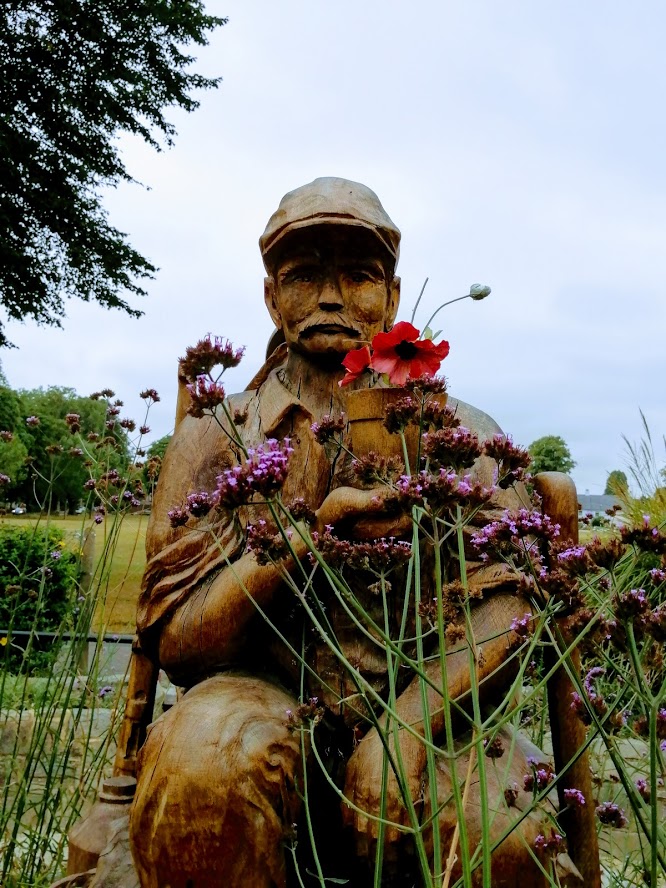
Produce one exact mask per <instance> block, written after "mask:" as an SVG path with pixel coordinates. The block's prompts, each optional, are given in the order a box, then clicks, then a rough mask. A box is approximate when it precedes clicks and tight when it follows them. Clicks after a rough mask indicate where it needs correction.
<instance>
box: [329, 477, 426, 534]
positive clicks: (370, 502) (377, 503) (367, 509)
mask: <svg viewBox="0 0 666 888" xmlns="http://www.w3.org/2000/svg"><path fill="white" fill-rule="evenodd" d="M389 494H390V491H389V489H388V488H387V487H383V486H380V487H372V488H370V489H369V490H359V489H358V488H356V487H338V488H336V489H335V490H333V491H331V493H329V495H328V496H327V497H326V499H325V500H324V502H323V503H322V505H321V507H320V508H319V510H318V511H317V524H316V527H315V530H318V531H319V532H321V531H323V530H324V527H325V526H326V525H329V524H330V525H333V527H335V528H336V532H340V531H341V532H343V533H344V534H345V536H348V537H350V538H353V539H376V538H378V537H388V536H395V537H398V536H404V535H405V534H406V533H408V532H410V531H411V527H412V519H411V517H410V516H409V515H404V514H400V515H392V514H390V510H389V509H388V507H387V505H386V500H387V498H388V496H389Z"/></svg>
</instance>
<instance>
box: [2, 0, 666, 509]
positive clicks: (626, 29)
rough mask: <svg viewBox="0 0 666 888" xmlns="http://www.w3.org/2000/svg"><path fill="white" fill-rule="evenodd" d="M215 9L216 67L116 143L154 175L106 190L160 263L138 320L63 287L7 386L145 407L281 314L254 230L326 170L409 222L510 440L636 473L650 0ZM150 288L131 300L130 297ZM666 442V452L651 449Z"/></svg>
mask: <svg viewBox="0 0 666 888" xmlns="http://www.w3.org/2000/svg"><path fill="white" fill-rule="evenodd" d="M206 6H207V10H208V11H209V12H211V13H214V14H218V15H226V16H228V17H229V23H228V25H226V26H225V27H224V28H221V29H220V30H219V31H217V32H216V33H215V34H214V36H213V38H212V40H211V45H210V46H209V47H208V48H206V49H205V50H202V51H201V52H200V53H199V61H198V63H197V69H198V70H200V71H201V72H202V73H206V74H208V75H211V76H217V75H221V76H222V77H223V78H224V80H223V82H222V84H221V85H220V88H219V89H218V90H216V91H212V92H206V93H202V94H201V107H200V108H199V110H198V111H196V112H194V113H193V114H191V115H184V114H174V115H172V119H173V120H174V122H175V123H176V125H177V128H178V133H179V134H178V138H177V140H176V145H175V147H174V148H173V149H171V150H169V151H166V152H163V153H162V154H161V155H156V154H155V153H154V152H153V151H150V150H149V149H148V148H147V147H145V146H144V145H142V144H141V143H139V142H137V141H131V140H125V141H123V142H122V148H123V152H124V155H125V157H126V161H127V164H128V167H129V170H130V172H131V173H132V174H133V175H134V176H135V177H136V178H137V179H139V180H140V181H141V182H142V183H144V184H145V185H147V186H149V187H150V190H145V189H144V188H141V187H139V186H137V185H134V186H125V185H124V186H122V187H120V188H118V189H117V190H116V191H113V192H111V193H110V194H109V196H108V200H107V207H108V209H109V211H110V215H111V220H112V222H113V223H114V224H115V225H116V226H117V227H119V228H120V229H121V230H123V231H126V232H128V234H129V235H130V238H131V241H132V243H133V245H134V246H135V247H136V248H137V249H139V250H140V251H141V252H143V253H144V255H146V256H147V257H148V258H150V259H151V260H152V261H153V262H154V263H155V264H156V265H157V266H159V268H160V271H159V273H158V275H157V278H156V279H155V281H153V282H149V284H148V290H149V295H148V296H147V297H146V298H145V299H144V300H142V301H141V305H140V307H141V308H142V309H144V310H145V315H144V316H143V318H142V319H141V320H138V321H137V320H134V319H131V318H128V317H125V316H123V315H121V314H119V313H110V312H106V311H104V310H102V309H100V308H97V307H96V306H92V305H86V304H84V303H80V302H78V301H73V302H70V303H69V308H68V317H67V319H66V320H65V324H64V330H62V331H59V330H53V329H44V330H42V329H39V328H37V327H35V326H34V325H28V324H26V325H25V326H22V325H18V324H11V325H8V335H9V337H10V338H11V339H12V340H13V341H14V342H15V343H16V344H17V345H18V346H19V348H18V349H14V350H9V351H3V352H0V360H2V363H3V368H4V371H5V373H6V375H7V377H8V379H9V382H10V384H11V385H12V386H13V387H15V388H34V387H38V386H47V385H66V386H71V387H73V388H75V389H77V391H79V392H80V393H81V394H88V393H89V392H91V391H93V390H96V389H99V388H102V387H105V386H109V387H111V388H113V389H114V390H115V391H116V392H117V394H118V395H119V396H120V397H123V398H124V400H125V402H126V405H127V410H128V414H129V415H132V416H135V417H137V418H138V417H139V406H140V402H139V400H138V398H137V394H138V392H139V391H140V390H141V389H142V388H145V387H154V388H156V389H157V390H158V391H159V392H160V394H161V396H162V402H161V403H160V404H159V405H157V407H156V408H155V410H154V412H153V415H152V418H151V420H150V423H149V424H150V425H151V426H152V429H153V436H154V437H157V436H160V435H162V434H164V433H166V432H167V431H169V430H170V427H171V424H172V418H173V412H174V406H175V393H176V362H177V358H178V356H179V355H181V354H182V353H183V352H184V350H185V348H186V346H187V345H189V344H193V343H194V342H196V340H197V339H199V338H201V336H202V335H204V334H205V333H207V332H212V333H215V334H219V335H223V336H227V337H229V338H230V339H231V340H232V341H233V342H234V344H236V345H245V346H246V347H247V352H246V358H245V360H244V362H243V363H242V364H241V365H240V367H239V368H237V369H236V370H234V371H232V372H231V373H230V374H228V376H227V388H228V389H229V390H239V389H242V388H244V386H245V383H246V382H247V381H248V380H249V379H250V378H251V377H252V375H253V374H254V372H255V371H256V369H257V368H258V367H259V365H260V363H261V361H262V357H263V353H264V350H265V345H266V342H267V340H268V337H269V335H270V333H271V330H272V325H271V322H270V319H269V318H268V315H267V313H266V311H265V309H264V307H263V301H262V288H263V267H262V264H261V259H260V256H259V251H258V248H257V239H258V237H259V235H260V234H261V232H262V231H263V228H264V226H265V224H266V221H267V219H268V217H269V216H270V214H271V213H272V212H273V211H274V210H275V208H276V207H277V204H278V202H279V200H280V198H281V197H282V195H283V194H284V193H285V192H287V191H290V190H291V189H293V188H295V187H297V186H299V185H302V184H304V183H305V182H308V181H310V180H312V179H314V178H316V177H317V176H343V177H346V178H349V179H354V180H357V181H360V182H363V183H365V184H366V185H369V186H370V187H371V188H372V189H373V190H374V191H376V192H377V194H378V195H379V197H380V199H381V200H382V202H383V204H384V206H385V208H386V210H387V212H388V213H389V215H390V216H391V217H392V219H393V220H394V221H395V222H396V224H397V225H398V227H399V228H400V229H401V231H402V237H403V239H402V246H401V260H400V267H399V273H400V275H401V277H402V293H403V303H402V311H401V314H400V317H402V318H409V315H410V314H411V309H412V306H413V303H414V300H415V299H416V297H417V295H418V292H419V290H420V288H421V285H422V283H423V281H424V279H425V278H426V277H428V278H429V279H430V281H429V284H428V287H427V289H426V293H425V296H424V299H423V302H422V305H421V307H420V309H419V314H418V315H417V324H418V323H419V322H420V323H421V324H424V323H425V321H426V320H427V317H428V316H429V314H430V312H431V311H432V310H433V309H434V308H435V307H436V306H437V305H438V304H439V303H440V302H443V301H445V300H447V299H451V298H454V297H455V296H459V295H463V294H464V293H466V292H468V290H469V286H470V284H471V283H474V282H477V281H479V282H482V283H487V284H489V285H490V286H491V287H492V288H493V292H492V296H491V297H490V298H488V299H486V300H485V301H483V302H480V303H472V302H471V301H470V300H466V301H464V302H462V303H460V304H458V305H456V306H451V308H447V309H445V310H444V312H443V313H442V314H441V315H440V319H441V324H440V326H441V327H442V328H443V331H444V332H443V335H444V336H445V337H446V338H447V339H448V340H449V341H450V343H451V354H450V357H449V358H447V360H446V362H445V364H444V365H443V368H442V369H443V371H444V372H445V374H446V376H447V377H448V379H449V386H450V390H451V391H452V392H453V393H454V394H456V395H457V396H459V397H460V398H462V399H464V400H466V401H469V402H471V403H472V404H474V405H476V406H477V407H480V408H482V409H483V410H485V411H487V412H488V413H490V414H491V415H492V416H493V417H494V418H495V419H496V420H497V421H498V422H499V423H500V425H501V426H502V427H503V429H504V430H505V431H507V432H509V433H510V434H511V435H512V436H513V437H514V439H515V440H516V441H517V442H519V443H521V444H524V445H527V444H529V443H530V442H531V441H533V440H534V439H535V438H538V437H540V436H542V435H546V434H556V435H561V436H562V437H563V438H564V439H565V440H566V442H567V443H568V444H569V446H570V448H571V451H572V454H573V457H574V459H575V460H576V462H577V466H576V469H575V470H574V472H573V475H574V479H575V481H576V483H577V485H578V488H579V491H580V492H585V491H586V490H589V492H590V493H601V492H603V488H604V484H605V480H606V475H607V473H608V472H609V471H610V470H611V469H614V468H624V467H625V445H624V443H623V440H622V436H623V434H624V435H626V436H627V437H628V438H629V439H630V440H636V439H638V438H639V437H640V433H641V426H640V415H639V408H640V409H642V410H643V412H644V413H645V416H646V418H647V420H648V423H649V425H650V427H651V429H652V431H653V434H654V435H655V437H656V438H657V440H658V441H660V440H661V435H662V434H663V432H665V431H666V406H665V399H664V380H665V376H664V365H665V362H666V361H665V357H664V351H665V348H664V327H665V323H664V322H665V320H666V318H665V315H666V308H665V300H664V289H665V287H666V218H665V208H666V201H665V197H666V195H665V191H666V165H665V163H664V158H665V157H666V124H665V122H664V113H663V109H664V100H665V94H666V91H665V86H666V66H665V64H664V51H663V39H664V34H665V33H666V5H664V3H663V0H644V2H641V3H635V4H630V3H626V2H619V0H605V2H601V0H597V2H594V0H591V2H588V3H581V2H580V0H575V2H569V0H557V2H552V3H542V2H537V0H515V2H511V0H503V2H500V0H485V2H483V0H457V2H450V0H430V2H425V0H412V2H411V3H408V4H404V3H398V2H393V0H354V2H349V0H338V2H336V3H335V4H333V3H324V2H318V0H282V2H280V3H275V2H268V0H209V2H208V3H207V4H206ZM137 303H138V301H137ZM659 457H660V458H661V461H662V462H663V461H664V451H663V446H662V447H661V449H660V451H659Z"/></svg>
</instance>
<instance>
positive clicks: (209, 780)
mask: <svg viewBox="0 0 666 888" xmlns="http://www.w3.org/2000/svg"><path fill="white" fill-rule="evenodd" d="M296 705H297V704H296V703H295V701H294V700H293V698H291V697H289V695H287V694H286V693H285V692H284V691H283V690H281V689H280V688H278V687H276V686H274V685H271V684H269V683H268V682H265V681H259V680H257V679H253V678H247V677H244V676H233V675H224V676H217V677H215V678H214V679H209V680H208V681H207V682H204V683H202V685H199V686H197V687H196V688H194V689H193V690H192V691H190V692H188V693H187V694H186V695H185V696H184V697H183V699H182V700H181V701H180V702H179V703H178V704H177V705H176V706H174V707H173V708H172V709H170V710H169V711H168V712H167V713H165V714H164V715H163V716H161V717H160V718H159V719H158V720H157V721H156V722H155V723H154V724H153V725H152V726H151V729H150V730H149V733H148V737H147V738H146V742H145V744H144V747H143V749H142V750H141V754H140V757H139V775H138V777H139V779H138V788H137V799H136V803H135V812H134V815H133V817H135V818H145V817H148V819H150V820H151V821H152V823H151V826H152V827H153V828H155V827H157V825H158V824H157V822H156V821H157V820H164V819H166V820H169V819H170V818H171V813H170V812H171V811H172V810H178V811H179V812H181V813H182V812H183V811H190V812H191V814H192V816H198V812H199V810H201V809H206V810H215V811H216V816H217V817H218V818H221V817H223V816H224V814H225V812H226V811H227V810H230V809H233V811H234V816H236V815H237V814H238V812H239V810H241V809H248V810H249V809H250V808H252V807H254V806H257V805H260V806H261V807H262V808H265V809H269V808H270V809H271V810H273V811H275V812H278V811H284V813H285V814H286V815H288V816H291V811H292V809H293V808H294V805H295V801H294V799H295V793H294V791H293V789H294V784H295V782H296V781H297V779H298V773H299V772H300V763H301V760H302V755H301V746H300V744H301V739H300V734H299V732H294V731H290V730H289V727H288V713H287V710H289V709H292V708H294V707H295V706H296ZM267 814H268V816H271V815H270V814H269V813H268V810H267Z"/></svg>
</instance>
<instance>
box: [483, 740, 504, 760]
mask: <svg viewBox="0 0 666 888" xmlns="http://www.w3.org/2000/svg"><path fill="white" fill-rule="evenodd" d="M483 751H484V753H485V754H486V755H487V756H488V758H491V759H497V758H501V757H502V756H503V755H504V744H503V743H502V738H501V737H500V736H499V735H496V736H495V737H493V739H492V740H490V739H488V738H487V737H486V739H485V740H484V741H483Z"/></svg>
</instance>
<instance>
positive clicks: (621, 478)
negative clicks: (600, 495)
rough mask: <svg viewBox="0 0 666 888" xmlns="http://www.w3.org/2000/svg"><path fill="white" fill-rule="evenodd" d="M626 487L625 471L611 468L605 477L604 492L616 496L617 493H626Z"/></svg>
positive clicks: (627, 485) (627, 482)
mask: <svg viewBox="0 0 666 888" xmlns="http://www.w3.org/2000/svg"><path fill="white" fill-rule="evenodd" d="M628 489H629V481H628V480H627V474H626V472H623V471H622V469H613V471H612V472H609V473H608V478H606V487H605V488H604V494H610V495H611V496H617V495H618V494H619V493H622V492H625V493H626V491H627V490H628Z"/></svg>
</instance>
